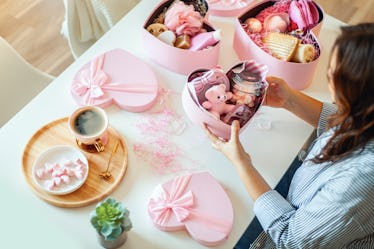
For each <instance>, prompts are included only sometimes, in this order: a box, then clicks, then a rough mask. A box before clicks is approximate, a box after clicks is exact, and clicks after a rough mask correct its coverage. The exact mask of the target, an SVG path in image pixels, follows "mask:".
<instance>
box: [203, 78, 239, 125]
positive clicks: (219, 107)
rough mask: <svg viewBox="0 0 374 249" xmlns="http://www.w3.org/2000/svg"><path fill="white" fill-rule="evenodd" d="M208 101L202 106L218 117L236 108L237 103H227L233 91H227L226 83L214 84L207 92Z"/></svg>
mask: <svg viewBox="0 0 374 249" xmlns="http://www.w3.org/2000/svg"><path fill="white" fill-rule="evenodd" d="M205 97H206V99H207V100H206V101H204V102H203V103H202V106H203V107H204V108H205V109H207V110H208V111H209V112H210V113H212V114H213V115H214V116H215V117H216V118H217V119H220V117H221V115H222V114H225V113H228V112H230V111H232V110H233V109H234V108H235V105H232V104H227V103H226V101H227V100H229V99H231V98H232V93H231V92H229V91H226V85H225V84H219V85H214V86H212V87H210V88H209V89H208V90H206V92H205Z"/></svg>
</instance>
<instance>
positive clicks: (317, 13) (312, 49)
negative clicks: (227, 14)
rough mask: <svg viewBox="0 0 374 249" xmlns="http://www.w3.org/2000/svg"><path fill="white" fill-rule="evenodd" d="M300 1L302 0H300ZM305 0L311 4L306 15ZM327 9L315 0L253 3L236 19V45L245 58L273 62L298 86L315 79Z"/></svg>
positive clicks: (275, 70) (272, 67) (273, 70)
mask: <svg viewBox="0 0 374 249" xmlns="http://www.w3.org/2000/svg"><path fill="white" fill-rule="evenodd" d="M299 2H300V3H299ZM301 3H304V4H306V5H308V6H309V7H310V8H309V12H308V14H309V15H308V16H309V19H306V17H305V13H303V12H302V11H303V8H302V6H301ZM323 16H324V13H323V10H322V9H321V8H320V7H319V5H317V4H315V3H314V2H313V1H307V0H293V1H289V0H280V1H263V2H261V3H258V4H256V5H251V6H250V7H249V8H248V10H246V11H245V12H244V13H243V14H242V15H241V16H239V17H238V18H237V20H236V21H235V33H234V42H233V47H234V50H235V52H236V54H237V55H238V57H239V58H240V59H241V60H247V59H254V60H256V61H258V62H259V63H263V64H265V65H268V66H269V75H274V76H278V77H280V78H283V79H285V80H286V82H287V83H288V84H289V85H290V86H291V87H292V88H294V89H299V90H301V89H305V88H307V87H308V86H309V85H310V83H311V82H312V79H313V76H314V73H315V71H316V68H317V65H318V62H319V57H320V54H321V46H320V44H319V42H318V39H317V37H316V35H315V33H314V32H317V34H318V32H319V30H320V28H321V25H322V21H323Z"/></svg>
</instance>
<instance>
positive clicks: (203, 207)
mask: <svg viewBox="0 0 374 249" xmlns="http://www.w3.org/2000/svg"><path fill="white" fill-rule="evenodd" d="M148 214H149V216H150V218H151V219H152V222H153V224H154V225H155V226H156V227H157V228H158V229H160V230H163V231H177V230H184V229H185V230H187V232H188V233H189V235H190V236H191V237H192V238H193V239H195V240H196V241H198V242H199V243H201V244H203V245H205V246H216V245H219V244H222V243H223V242H224V241H226V240H227V238H228V236H229V235H230V232H231V229H232V224H233V219H234V213H233V208H232V204H231V201H230V199H229V197H228V196H227V194H226V192H225V190H224V189H223V188H222V186H221V185H220V184H219V182H218V181H217V180H216V179H215V178H214V177H213V176H212V175H211V174H209V173H208V172H201V173H193V174H189V175H183V176H178V177H176V178H174V179H172V180H170V181H168V182H166V183H163V184H162V185H161V186H158V187H157V188H156V189H155V190H154V192H153V194H152V196H151V198H150V201H149V204H148Z"/></svg>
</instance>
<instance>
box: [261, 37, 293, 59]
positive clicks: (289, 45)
mask: <svg viewBox="0 0 374 249" xmlns="http://www.w3.org/2000/svg"><path fill="white" fill-rule="evenodd" d="M263 42H264V43H265V44H266V46H267V47H268V48H269V50H270V52H271V54H272V55H273V56H274V57H276V58H278V59H280V60H284V61H290V60H291V59H292V57H293V56H294V54H295V52H296V48H297V45H298V44H299V39H297V38H296V37H293V36H291V35H287V34H282V33H276V32H270V33H268V34H267V35H266V36H265V37H264V38H263Z"/></svg>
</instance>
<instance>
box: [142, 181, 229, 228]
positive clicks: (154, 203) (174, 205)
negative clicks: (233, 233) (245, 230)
mask: <svg viewBox="0 0 374 249" xmlns="http://www.w3.org/2000/svg"><path fill="white" fill-rule="evenodd" d="M190 180H191V174H189V175H185V176H179V177H177V178H175V179H174V180H173V182H172V187H171V190H170V193H168V192H167V191H165V189H164V188H161V190H160V192H159V193H157V195H156V196H154V197H152V198H151V200H150V203H149V206H148V210H149V212H150V213H152V214H154V218H153V221H154V222H155V223H156V224H158V225H160V226H165V225H166V224H167V221H168V220H169V218H170V216H171V215H172V214H174V215H175V216H176V218H177V220H178V221H179V222H181V223H183V222H185V221H187V220H188V219H189V218H193V217H195V218H196V220H197V222H199V223H203V224H205V225H206V226H207V227H208V228H210V229H214V230H215V231H218V232H222V233H224V234H227V233H228V232H229V231H230V229H231V224H230V222H228V221H226V220H223V219H219V218H217V217H214V216H212V215H210V214H208V213H206V212H201V211H199V210H197V209H195V208H194V207H193V206H194V196H193V193H192V191H191V190H189V191H187V192H185V191H186V188H187V186H188V184H189V182H190Z"/></svg>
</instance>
